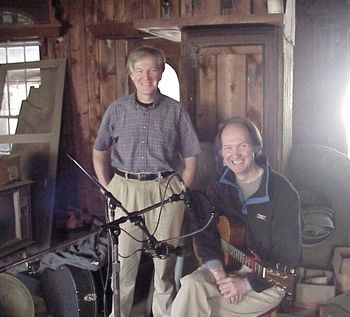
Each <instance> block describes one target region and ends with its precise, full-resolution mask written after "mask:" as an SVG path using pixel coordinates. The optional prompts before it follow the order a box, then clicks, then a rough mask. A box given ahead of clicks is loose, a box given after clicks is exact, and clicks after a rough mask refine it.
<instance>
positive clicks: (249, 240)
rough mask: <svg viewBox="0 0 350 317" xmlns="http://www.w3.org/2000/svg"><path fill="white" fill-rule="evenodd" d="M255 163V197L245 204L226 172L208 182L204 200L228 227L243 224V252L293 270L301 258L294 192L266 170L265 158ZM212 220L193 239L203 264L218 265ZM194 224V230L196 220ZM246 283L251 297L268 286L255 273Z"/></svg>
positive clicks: (218, 249) (297, 203)
mask: <svg viewBox="0 0 350 317" xmlns="http://www.w3.org/2000/svg"><path fill="white" fill-rule="evenodd" d="M257 163H258V164H259V165H260V166H262V167H263V168H264V174H263V178H262V181H261V184H260V187H259V189H258V190H257V192H256V193H255V194H253V195H252V196H251V197H249V198H248V199H247V200H245V199H244V197H243V193H242V192H241V190H240V188H239V186H238V185H237V183H236V179H235V175H234V173H233V172H232V171H231V170H229V169H228V168H227V167H224V168H223V169H222V172H221V174H220V175H218V177H217V178H216V179H214V180H213V181H211V182H210V183H209V185H208V188H207V196H208V197H209V200H210V202H211V204H212V205H213V206H215V209H216V210H217V213H218V215H223V216H226V217H227V218H228V220H229V221H230V223H236V222H237V221H240V222H243V223H244V224H245V232H246V236H245V239H246V247H248V248H249V249H250V250H252V251H254V253H255V254H257V255H258V256H259V258H260V259H261V263H262V264H263V265H266V266H272V265H275V264H277V263H279V264H280V265H281V267H284V266H287V267H289V268H296V267H297V266H298V264H299V262H300V259H301V221H300V201H299V196H298V193H297V192H296V190H295V189H294V187H293V186H292V185H291V183H290V182H289V181H288V180H287V179H286V178H285V177H284V176H283V175H281V174H279V173H277V172H275V171H273V170H272V169H270V168H269V166H268V162H267V159H266V157H264V156H261V157H260V158H259V160H258V161H257ZM218 220H219V219H218V217H216V218H214V221H213V222H212V223H211V225H210V226H209V227H208V228H207V229H206V230H205V231H203V232H202V233H200V234H197V235H196V236H195V238H194V241H195V244H196V247H197V253H198V256H199V257H200V258H201V260H202V262H203V263H205V262H207V261H209V260H214V259H218V260H220V261H223V252H222V248H221V242H220V235H219V232H218V230H217V224H218ZM196 223H197V226H198V221H197V222H196ZM200 225H201V224H200ZM195 227H196V226H195ZM248 280H249V282H250V284H251V286H252V288H253V289H254V290H255V291H257V292H261V291H263V290H265V289H267V288H268V287H271V284H269V283H268V282H267V281H266V280H265V279H262V278H261V277H260V276H259V275H257V274H255V273H249V274H248Z"/></svg>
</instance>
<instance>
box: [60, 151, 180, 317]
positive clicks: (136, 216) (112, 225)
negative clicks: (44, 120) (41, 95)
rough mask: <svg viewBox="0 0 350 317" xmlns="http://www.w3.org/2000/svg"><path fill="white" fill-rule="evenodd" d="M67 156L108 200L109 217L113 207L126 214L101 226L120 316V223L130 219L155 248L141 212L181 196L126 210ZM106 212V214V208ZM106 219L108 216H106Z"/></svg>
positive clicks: (91, 176)
mask: <svg viewBox="0 0 350 317" xmlns="http://www.w3.org/2000/svg"><path fill="white" fill-rule="evenodd" d="M67 157H68V158H69V159H70V160H72V161H73V162H74V163H75V164H76V165H77V166H78V167H79V168H80V169H81V170H82V171H83V172H84V173H85V174H86V175H87V176H88V177H89V179H90V180H91V181H92V182H93V183H94V184H95V185H96V186H97V187H99V188H100V190H101V192H102V193H103V195H104V197H105V200H106V202H108V205H109V208H110V211H111V218H112V219H114V216H115V209H116V208H117V207H118V208H120V209H121V210H122V211H123V212H124V213H125V214H126V216H122V217H120V218H118V219H116V220H114V221H111V222H109V223H107V224H105V225H102V226H101V228H107V229H109V232H110V237H111V240H112V256H111V257H112V290H113V310H114V317H120V283H119V274H120V261H119V259H118V244H119V235H120V232H121V229H120V224H121V223H124V222H126V221H128V220H130V221H131V222H132V223H134V224H135V225H137V226H138V227H140V229H141V230H142V231H143V232H144V233H145V234H146V236H147V237H148V239H149V240H150V244H151V247H153V248H155V246H156V245H158V243H159V241H157V240H156V238H155V237H154V236H152V235H151V234H150V232H149V231H148V229H147V227H146V224H145V221H144V219H143V217H141V215H142V214H144V213H146V212H148V211H150V210H152V209H155V208H158V207H160V206H162V205H164V204H168V203H171V202H175V201H179V200H182V197H181V196H180V195H178V194H173V195H172V196H171V197H169V198H168V199H166V200H164V201H162V202H159V203H156V204H154V205H152V206H149V207H146V208H144V209H142V210H140V211H135V212H131V213H130V212H128V211H127V210H126V209H125V208H124V207H123V205H122V203H121V202H120V201H119V200H117V199H116V198H115V197H114V196H113V194H112V193H111V192H109V191H108V190H107V189H106V188H105V187H104V186H103V185H102V184H101V183H100V182H99V181H98V180H97V179H96V178H95V177H94V176H93V175H92V174H90V173H89V172H88V171H87V170H86V169H85V168H84V167H83V166H81V165H80V164H79V163H78V162H77V161H76V160H75V159H74V158H73V157H72V156H71V155H69V154H67ZM106 214H107V215H108V210H106ZM106 219H108V217H106Z"/></svg>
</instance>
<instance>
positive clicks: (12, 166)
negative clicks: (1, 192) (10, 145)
mask: <svg viewBox="0 0 350 317" xmlns="http://www.w3.org/2000/svg"><path fill="white" fill-rule="evenodd" d="M21 176H22V171H21V157H20V156H19V155H0V186H2V185H6V184H8V183H11V182H14V181H18V180H20V179H21Z"/></svg>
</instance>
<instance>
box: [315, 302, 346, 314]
mask: <svg viewBox="0 0 350 317" xmlns="http://www.w3.org/2000/svg"><path fill="white" fill-rule="evenodd" d="M349 316H350V313H349V312H346V311H345V310H343V309H342V308H341V307H339V306H338V305H335V304H330V305H326V306H322V307H320V317H349Z"/></svg>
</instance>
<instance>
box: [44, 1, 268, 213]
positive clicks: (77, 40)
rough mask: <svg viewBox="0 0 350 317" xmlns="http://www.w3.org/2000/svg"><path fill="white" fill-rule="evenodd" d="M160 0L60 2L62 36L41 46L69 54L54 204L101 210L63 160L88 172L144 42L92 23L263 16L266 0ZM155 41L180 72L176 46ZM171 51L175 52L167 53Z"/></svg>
mask: <svg viewBox="0 0 350 317" xmlns="http://www.w3.org/2000/svg"><path fill="white" fill-rule="evenodd" d="M161 3H162V1H160V0H153V1H146V0H132V1H131V0H119V1H115V0H114V1H113V0H102V1H100V0H95V1H93V0H74V1H69V0H61V1H59V2H58V4H59V6H58V7H57V8H56V16H57V18H58V19H59V20H60V21H61V22H63V24H64V25H65V26H66V33H65V34H64V35H63V36H62V38H60V39H58V40H57V39H49V40H47V41H46V42H45V45H44V47H43V57H44V58H57V57H66V58H67V74H66V76H67V77H66V90H65V92H66V93H65V97H64V100H65V102H64V111H63V120H62V137H61V149H60V158H59V172H58V187H57V208H65V207H67V205H69V204H71V205H74V206H77V207H79V208H86V209H88V210H90V212H93V213H101V214H103V212H104V210H103V208H104V205H103V197H102V196H101V193H100V192H99V190H98V189H97V188H96V187H95V186H94V185H93V184H92V183H91V181H90V180H89V179H88V178H87V177H86V176H85V175H84V174H83V173H82V172H81V171H80V170H79V169H78V168H77V167H76V166H74V165H73V164H72V163H71V162H69V161H68V160H67V158H66V156H65V155H66V153H70V154H71V155H72V156H73V157H74V158H75V159H76V160H77V161H78V162H80V163H81V165H83V166H84V167H85V168H87V169H88V170H89V171H93V166H92V160H91V156H92V145H93V142H94V139H95V137H96V134H97V131H98V127H99V124H100V121H101V117H102V115H103V113H104V111H105V109H106V107H107V106H108V104H109V103H110V102H111V101H112V100H113V99H115V98H118V97H120V96H122V95H124V94H126V93H128V91H129V90H132V87H129V86H128V78H127V76H126V68H125V61H126V55H127V52H128V51H129V50H130V49H131V48H132V47H135V46H137V45H138V44H140V43H142V44H144V42H145V41H144V40H137V39H132V40H128V41H127V40H101V39H98V38H96V37H94V35H93V32H91V26H92V25H96V24H97V25H98V24H99V23H104V22H111V21H113V22H128V21H133V20H136V19H143V18H170V17H183V16H184V17H185V16H186V17H188V16H203V15H208V16H213V15H220V14H225V15H229V14H234V15H237V14H244V15H247V14H251V13H257V14H266V1H265V0H255V1H250V0H240V1H224V3H225V6H224V7H221V5H220V3H221V1H212V0H202V1H198V0H197V1H196V0H193V1H190V0H183V1H180V0H173V1H170V3H171V7H170V11H166V10H164V7H163V6H162V5H161ZM154 41H156V45H157V46H161V47H162V48H163V49H164V50H165V51H167V55H168V56H170V60H169V61H170V62H171V64H172V65H173V66H174V67H175V69H177V70H179V65H178V64H179V60H178V59H177V57H176V56H179V54H180V52H177V51H176V50H178V49H179V47H176V45H175V44H174V43H173V42H170V41H166V40H148V42H150V43H152V42H153V43H154ZM170 52H176V54H175V53H174V56H173V57H171V53H170Z"/></svg>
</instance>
